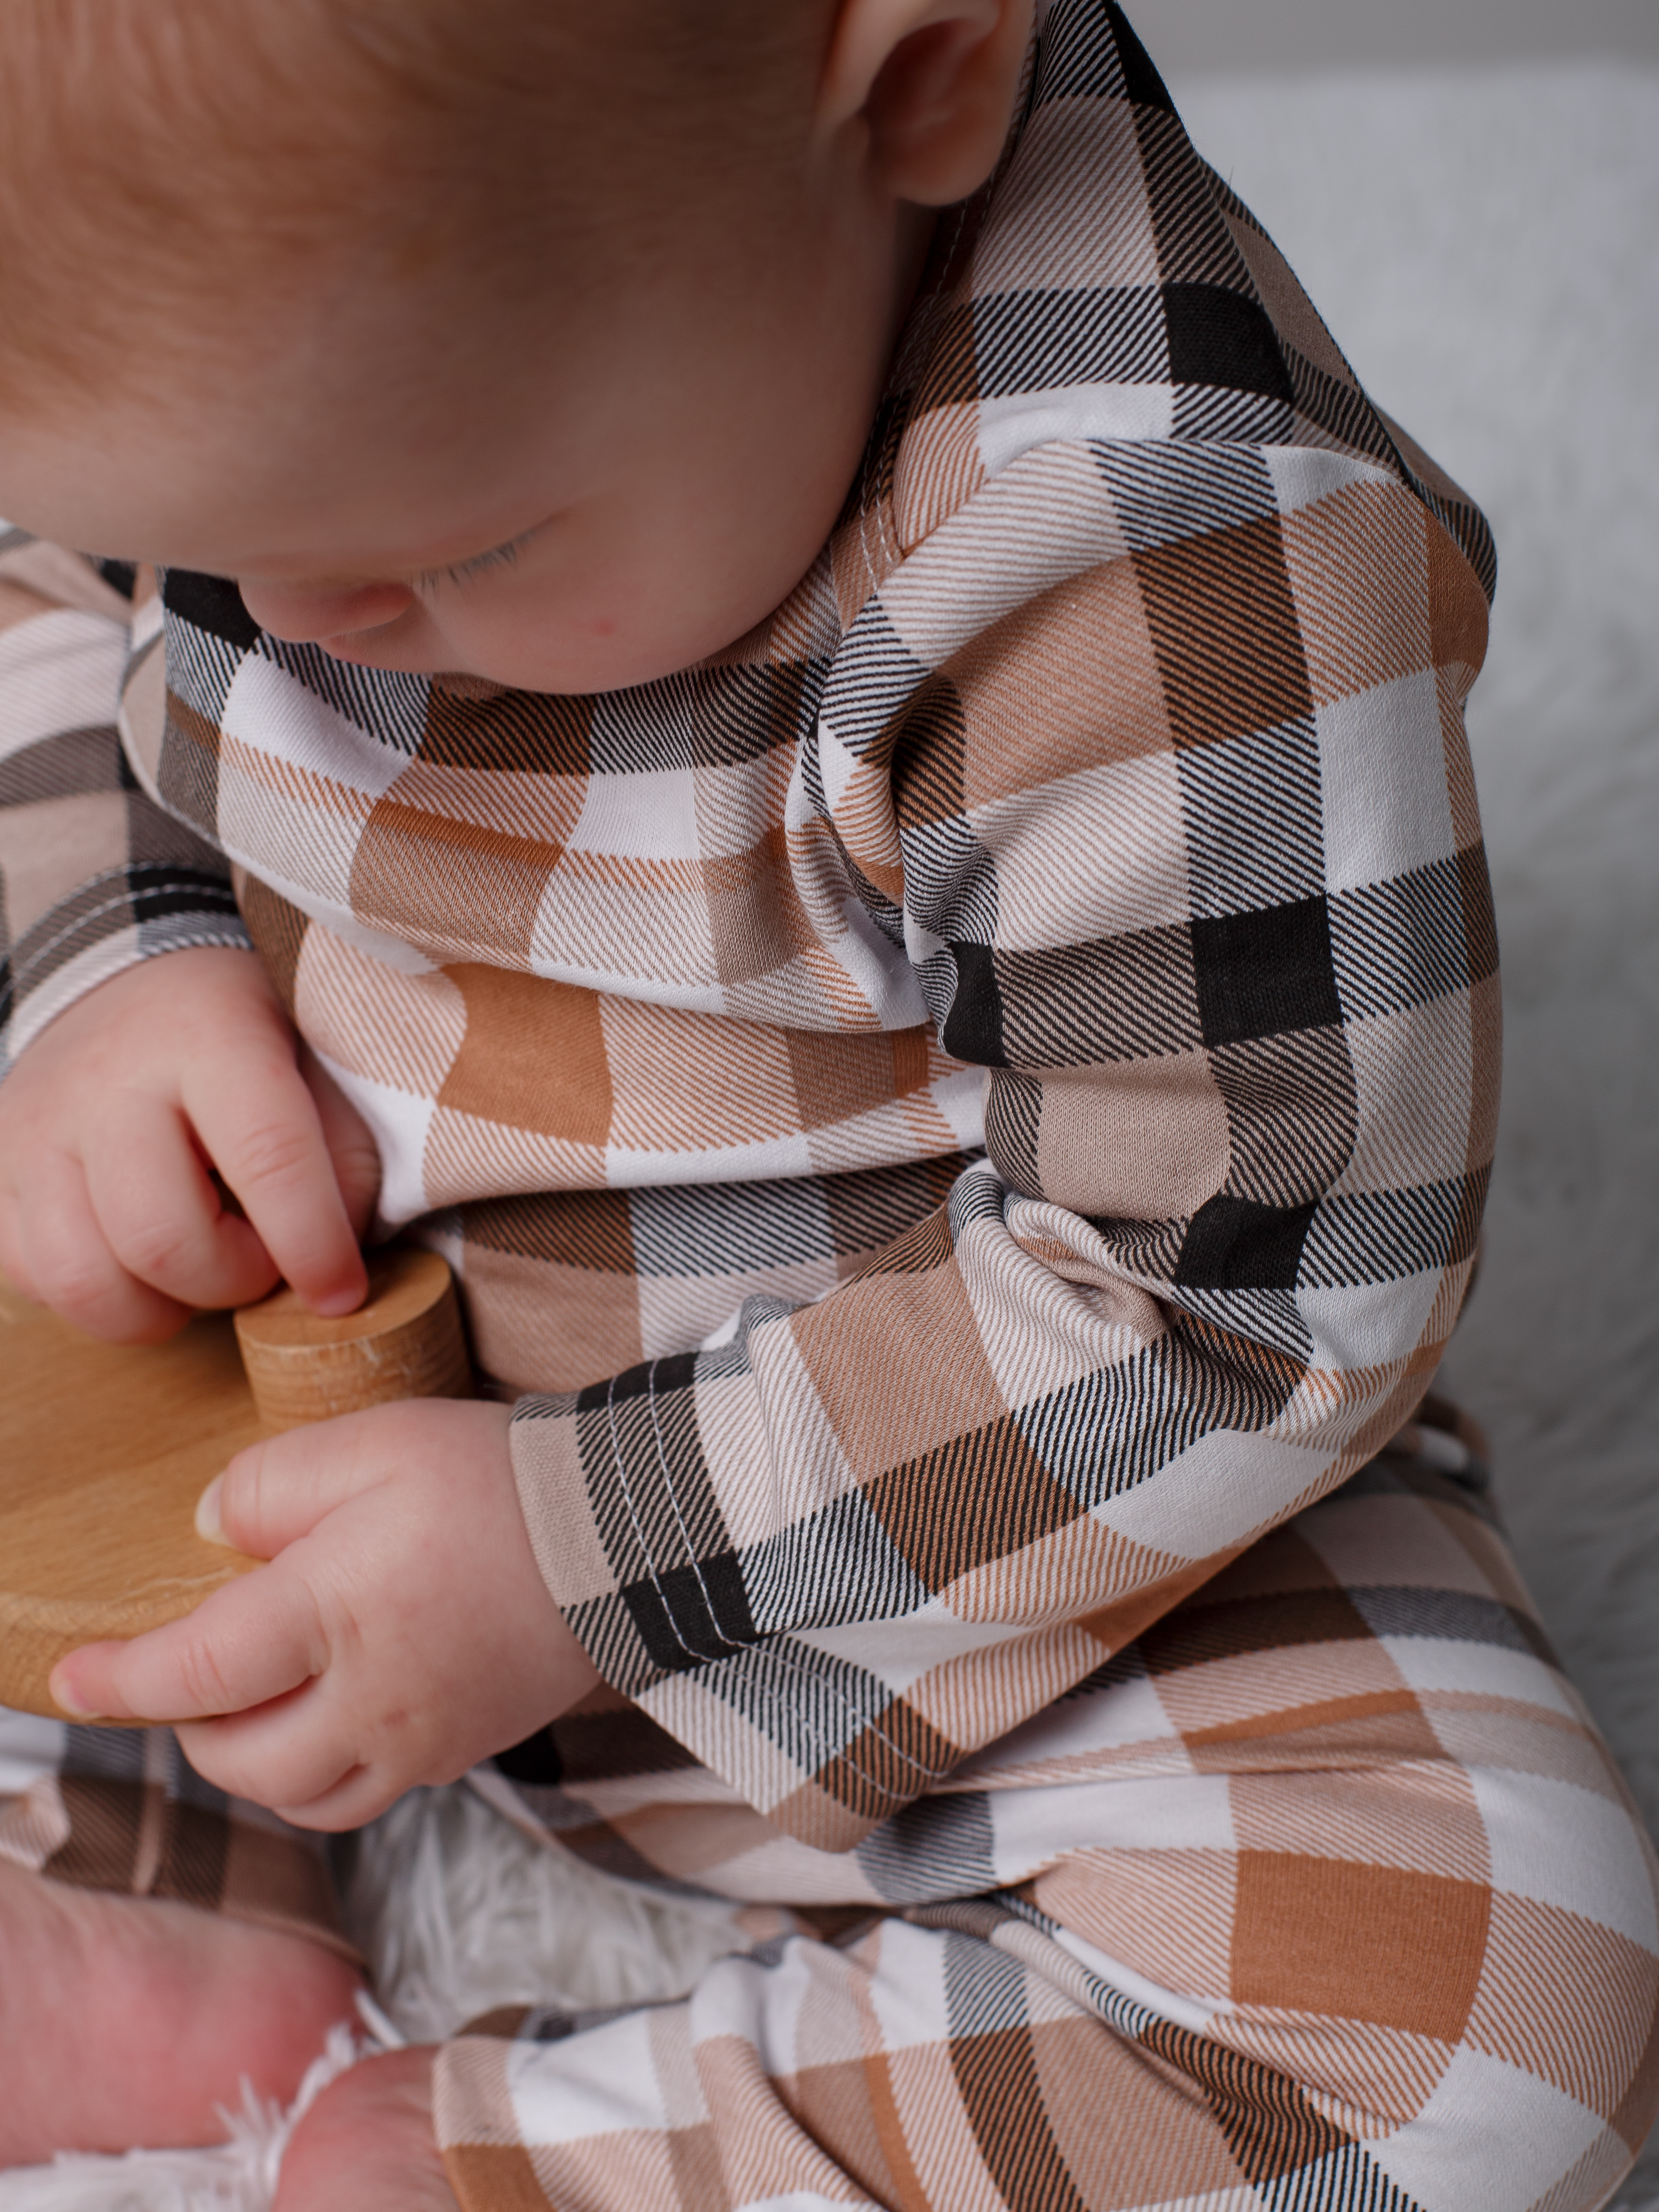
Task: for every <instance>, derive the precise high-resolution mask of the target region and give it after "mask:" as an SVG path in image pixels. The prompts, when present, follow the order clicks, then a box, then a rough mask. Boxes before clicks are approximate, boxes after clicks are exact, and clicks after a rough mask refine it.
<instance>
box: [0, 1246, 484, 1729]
mask: <svg viewBox="0 0 1659 2212" xmlns="http://www.w3.org/2000/svg"><path fill="white" fill-rule="evenodd" d="M368 1267H369V1295H368V1299H367V1301H366V1302H365V1303H364V1304H363V1305H362V1306H361V1307H360V1308H359V1309H358V1310H357V1311H356V1313H355V1314H349V1315H347V1316H345V1318H344V1319H343V1320H340V1321H325V1320H322V1319H320V1318H319V1316H317V1315H315V1314H313V1313H312V1312H310V1311H309V1310H308V1309H307V1308H306V1307H305V1306H304V1305H302V1304H301V1302H300V1300H299V1299H298V1298H297V1297H295V1294H294V1293H293V1292H292V1291H287V1290H280V1291H276V1292H275V1293H274V1294H273V1295H272V1296H271V1297H269V1298H267V1299H265V1300H264V1302H263V1303H262V1304H259V1305H257V1306H250V1307H247V1308H246V1309H245V1310H243V1311H242V1312H241V1313H240V1314H238V1315H237V1316H235V1317H234V1321H233V1318H232V1316H230V1315H228V1314H211V1315H204V1316H202V1317H201V1318H200V1319H199V1320H197V1321H194V1322H191V1324H190V1326H189V1327H188V1328H186V1329H185V1330H184V1331H183V1332H182V1334H179V1336H177V1337H175V1338H174V1339H173V1340H172V1342H171V1343H168V1344H163V1345H154V1346H148V1345H147V1346H120V1345H108V1344H100V1343H97V1342H96V1341H94V1340H93V1339H92V1338H90V1337H88V1336H83V1335H82V1334H81V1333H80V1332H79V1331H78V1330H77V1329H74V1328H70V1326H69V1324H68V1323H67V1322H62V1321H59V1320H58V1318H57V1317H56V1316H54V1315H52V1314H48V1313H45V1312H42V1311H41V1310H40V1309H39V1308H38V1307H34V1306H31V1305H29V1304H27V1303H26V1302H25V1301H24V1300H23V1299H22V1298H21V1297H18V1296H17V1294H16V1292H15V1291H13V1290H12V1289H11V1288H10V1286H9V1285H8V1284H6V1283H5V1282H4V1281H3V1280H0V1705H8V1706H11V1707H14V1708H16V1709H18V1710H21V1711H26V1712H34V1713H45V1714H48V1715H51V1716H52V1717H56V1718H61V1717H62V1715H61V1714H60V1713H59V1712H58V1707H57V1706H56V1705H53V1703H52V1698H51V1695H50V1693H49V1692H48V1691H47V1688H46V1680H47V1677H48V1676H49V1675H50V1674H51V1672H52V1668H54V1667H55V1666H56V1665H57V1663H58V1661H59V1660H60V1659H61V1658H62V1657H63V1656H64V1654H65V1653H66V1652H69V1651H72V1650H74V1649H75V1648H76V1645H77V1644H90V1643H95V1642H98V1641H100V1639H101V1638H105V1637H129V1636H138V1635H142V1634H143V1632H144V1631H145V1630H147V1629H151V1628H159V1627H161V1626H162V1625H163V1623H164V1622H167V1621H169V1620H177V1619H179V1616H180V1615H181V1614H183V1613H188V1612H190V1611H191V1608H192V1607H195V1606H197V1605H199V1604H200V1603H201V1601H202V1600H203V1599H204V1598H205V1597H207V1596H208V1595H210V1593H211V1592H212V1591H214V1590H216V1589H219V1588H220V1586H221V1585H222V1583H228V1582H229V1581H230V1580H231V1579H232V1578H233V1577H235V1576H237V1575H241V1574H246V1573H247V1572H248V1571H250V1570H251V1569H252V1568H253V1567H254V1566H256V1565H258V1561H257V1560H254V1559H246V1558H244V1557H243V1556H242V1554H241V1553H237V1552H230V1551H227V1550H225V1549H224V1548H223V1547H221V1546H219V1545H215V1544H205V1543H204V1542H203V1541H202V1540H201V1538H200V1537H198V1536H197V1534H196V1528H195V1512H196V1501H197V1498H198V1497H199V1496H200V1495H201V1493H202V1492H203V1491H204V1489H205V1488H206V1486H207V1485H208V1483H209V1482H210V1481H211V1480H212V1479H213V1477H214V1476H215V1475H216V1474H217V1473H218V1472H219V1470H220V1469H221V1468H222V1467H223V1466H224V1464H225V1462H226V1461H227V1460H228V1459H229V1458H230V1457H231V1455H233V1454H234V1453H235V1452H238V1451H240V1449H242V1447H243V1446H244V1445H245V1444H250V1443H254V1442H255V1441H256V1440H257V1439H258V1437H261V1436H263V1435H266V1434H269V1433H271V1432H273V1431H276V1430H278V1429H283V1428H292V1427H295V1426H297V1425H299V1424H301V1422H304V1421H310V1420H325V1419H328V1418H330V1416H331V1415H333V1414H336V1413H349V1412H352V1411H354V1410H356V1408H357V1407H362V1406H366V1405H379V1404H381V1403H383V1402H385V1401H386V1400H388V1399H392V1398H417V1397H439V1396H442V1397H466V1396H470V1395H471V1388H472V1383H471V1372H470V1370H469V1368H468V1365H467V1359H466V1351H465V1344H464V1341H463V1339H462V1335H461V1327H460V1317H459V1311H458V1310H457V1306H456V1301H455V1291H454V1285H453V1282H452V1280H451V1279H450V1273H449V1269H448V1267H447V1266H446V1264H445V1262H444V1261H442V1260H441V1259H440V1258H439V1257H438V1255H436V1254H435V1253H433V1252H425V1251H418V1250H412V1249H411V1250H403V1249H398V1250H393V1251H389V1252H382V1253H374V1254H372V1255H370V1256H369V1261H368ZM239 1339H240V1346H241V1351H240V1357H239V1353H238V1340H239ZM244 1361H246V1366H245V1365H244Z"/></svg>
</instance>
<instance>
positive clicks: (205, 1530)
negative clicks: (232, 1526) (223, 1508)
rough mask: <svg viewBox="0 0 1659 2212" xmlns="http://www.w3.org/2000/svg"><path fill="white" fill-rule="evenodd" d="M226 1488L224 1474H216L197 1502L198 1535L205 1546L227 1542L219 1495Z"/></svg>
mask: <svg viewBox="0 0 1659 2212" xmlns="http://www.w3.org/2000/svg"><path fill="white" fill-rule="evenodd" d="M224 1486H225V1478H224V1477H223V1475H222V1474H216V1475H215V1476H214V1478H213V1480H212V1481H211V1482H210V1483H209V1485H208V1486H207V1488H206V1489H205V1490H204V1492H202V1494H201V1496H200V1497H199V1498H197V1501H196V1533H197V1535H198V1536H199V1537H200V1538H201V1539H202V1541H203V1542H204V1544H222V1543H224V1542H225V1541H226V1538H225V1524H224V1522H222V1520H221V1519H220V1517H219V1495H220V1492H222V1490H223V1488H224Z"/></svg>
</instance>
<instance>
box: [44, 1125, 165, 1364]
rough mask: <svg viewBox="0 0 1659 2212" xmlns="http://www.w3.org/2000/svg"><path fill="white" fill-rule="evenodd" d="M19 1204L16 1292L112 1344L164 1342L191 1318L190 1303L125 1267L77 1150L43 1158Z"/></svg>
mask: <svg viewBox="0 0 1659 2212" xmlns="http://www.w3.org/2000/svg"><path fill="white" fill-rule="evenodd" d="M13 1203H14V1208H15V1211H14V1212H13V1214H12V1218H11V1225H10V1231H9V1243H8V1248H7V1249H8V1253H9V1254H11V1253H12V1252H13V1251H14V1250H15V1264H16V1267H17V1278H18V1287H19V1288H20V1289H21V1290H22V1291H25V1292H27V1295H28V1296H29V1297H32V1298H34V1299H37V1300H38V1301H39V1302H40V1304H41V1305H44V1306H50V1307H51V1308H52V1311H53V1312H54V1313H60V1314H62V1315H63V1316H64V1320H65V1321H71V1322H74V1323H75V1325H76V1328H83V1329H85V1330H86V1332H87V1334H88V1336H100V1337H102V1338H104V1339H105V1340H106V1342H109V1343H112V1344H161V1343H163V1342H165V1340H167V1338H168V1337H170V1336H176V1335H177V1334H178V1333H179V1330H180V1329H181V1328H183V1327H184V1325H185V1322H187V1321H188V1320H189V1319H190V1311H191V1310H190V1308H189V1306H187V1305H185V1304H181V1303H180V1302H179V1300H178V1299H177V1298H172V1297H168V1296H167V1293H166V1292H165V1291H160V1290H155V1289H152V1288H151V1286H150V1285H149V1284H148V1283H141V1282H140V1281H139V1280H138V1279H137V1277H136V1276H134V1275H132V1274H130V1273H128V1271H127V1269H126V1268H125V1267H123V1266H122V1264H121V1262H120V1261H119V1260H118V1258H117V1257H116V1255H115V1254H114V1252H113V1251H112V1249H111V1248H110V1242H109V1239H108V1237H106V1235H105V1233H104V1230H103V1227H102V1225H101V1224H100V1221H99V1219H98V1217H97V1214H96V1212H94V1207H93V1202H92V1199H91V1196H90V1194H89V1193H88V1188H87V1179H86V1174H85V1171H84V1170H83V1168H82V1164H81V1162H80V1160H79V1159H78V1158H76V1156H75V1155H74V1154H73V1153H71V1152H58V1151H56V1150H52V1151H48V1152H44V1153H42V1154H41V1156H40V1158H38V1159H36V1160H35V1161H33V1163H32V1164H31V1173H30V1176H29V1180H28V1183H27V1188H26V1189H24V1190H22V1191H21V1192H18V1193H16V1194H14V1200H13Z"/></svg>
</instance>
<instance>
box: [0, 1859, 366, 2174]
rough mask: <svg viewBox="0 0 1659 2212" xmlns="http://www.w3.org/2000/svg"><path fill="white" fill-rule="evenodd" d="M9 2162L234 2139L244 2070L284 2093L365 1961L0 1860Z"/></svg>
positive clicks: (0, 2160) (0, 2067)
mask: <svg viewBox="0 0 1659 2212" xmlns="http://www.w3.org/2000/svg"><path fill="white" fill-rule="evenodd" d="M0 1960H3V1961H4V1966H3V1970H0V2081H3V2083H4V2084H5V2093H4V2095H3V2096H0V2167H3V2166H31V2165H34V2164H37V2163H39V2162H40V2160H45V2159H48V2158H50V2157H51V2156H52V2153H53V2152H54V2151H58V2150H98V2151H123V2150H128V2149H135V2148H145V2147H155V2146H160V2145H166V2144H180V2145H183V2144H188V2143H213V2142H222V2141H223V2139H224V2134H225V2124H224V2121H223V2119H222V2117H221V2115H220V2112H218V2110H217V2109H216V2107H219V2106H224V2107H226V2108H227V2109H228V2110H230V2111H235V2110H237V2109H238V2108H239V2107H240V2104H241V2100H242V2099H241V2081H242V2077H243V2076H244V2075H246V2077H247V2078H248V2080H250V2081H252V2084H253V2086H254V2087H255V2088H256V2089H257V2090H258V2091H259V2093H261V2094H262V2095H264V2096H266V2097H273V2098H276V2099H278V2100H281V2101H282V2102H283V2103H287V2102H288V2101H289V2100H290V2099H291V2098H292V2097H293V2096H294V2094H295V2091H296V2090H297V2089H298V2087H299V2086H300V2081H301V2076H302V2075H304V2073H305V2070H306V2069H307V2066H309V2065H310V2063H311V2062H312V2060H313V2058H315V2057H317V2055H318V2053H319V2051H321V2049H322V2047H323V2044H324V2041H325V2039H326V2037H327V2034H328V2031H329V2029H330V2027H331V2026H332V2025H333V2023H334V2022H335V2021H337V2020H350V2021H354V2022H355V2020H356V2014H355V2010H354V2007H353V2004H352V1998H353V1996H354V1994H355V1992H356V1990H357V1988H358V1986H359V1984H360V1982H361V1979H362V1978H361V1976H360V1975H359V1974H358V1973H357V1972H356V1969H355V1968H354V1967H352V1966H349V1965H348V1964H347V1963H346V1961H345V1960H343V1959H341V1958H338V1957H337V1956H336V1955H335V1954H333V1953H332V1952H331V1951H327V1950H325V1949H324V1948H323V1947H322V1945H321V1944H320V1943H313V1942H310V1941H309V1940H308V1939H307V1937H305V1936H295V1935H289V1934H283V1933H281V1932H279V1931H277V1930H276V1929H268V1928H252V1927H249V1926H248V1925H247V1924H246V1923H245V1922H241V1921H236V1920H228V1919H225V1918H222V1917H220V1916H219V1915H217V1914H214V1913H210V1912H200V1911H197V1910H196V1909H195V1908H194V1907H193V1906H191V1905H178V1904H174V1903H173V1902H172V1901H170V1900H166V1899H154V1898H131V1897H116V1896H112V1895H110V1894H108V1893H105V1892H103V1891H100V1890H91V1889H75V1888H71V1887H68V1886H67V1885H66V1884H64V1883H62V1882H55V1881H45V1880H43V1879H42V1878H41V1877H40V1875H33V1874H29V1873H27V1872H26V1871H25V1869H22V1868H21V1867H17V1866H13V1865H10V1864H9V1863H6V1862H5V1861H3V1860H0Z"/></svg>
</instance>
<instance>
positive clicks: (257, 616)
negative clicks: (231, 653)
mask: <svg viewBox="0 0 1659 2212" xmlns="http://www.w3.org/2000/svg"><path fill="white" fill-rule="evenodd" d="M240 590H241V594H242V604H243V605H244V606H245V607H246V609H247V611H248V612H249V614H251V615H252V617H253V619H254V621H255V622H257V623H258V625H259V627H260V629H268V630H269V631H270V634H271V635H272V636H273V637H283V638H287V639H288V640H289V641H290V643H292V644H295V645H320V644H322V643H323V642H324V641H325V640H326V639H328V638H331V637H342V636H345V635H349V633H350V632H352V631H354V630H363V629H380V628H381V626H382V625H383V624H385V623H390V622H395V621H396V620H397V619H398V616H399V615H401V614H403V613H405V612H406V611H407V610H408V609H409V608H410V607H411V606H413V605H414V604H415V594H414V593H413V592H411V591H410V588H409V586H408V585H407V584H328V583H319V584H263V583H256V582H254V581H253V580H252V578H243V579H241V580H240Z"/></svg>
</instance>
